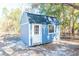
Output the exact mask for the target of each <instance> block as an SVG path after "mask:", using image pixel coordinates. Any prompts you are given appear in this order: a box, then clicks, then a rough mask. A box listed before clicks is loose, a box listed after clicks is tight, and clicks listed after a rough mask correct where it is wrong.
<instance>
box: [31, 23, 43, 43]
mask: <svg viewBox="0 0 79 59" xmlns="http://www.w3.org/2000/svg"><path fill="white" fill-rule="evenodd" d="M41 42H42V25H41V24H33V25H32V45H37V44H40V43H41Z"/></svg>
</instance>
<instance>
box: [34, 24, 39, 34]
mask: <svg viewBox="0 0 79 59" xmlns="http://www.w3.org/2000/svg"><path fill="white" fill-rule="evenodd" d="M36 26H38V31H36V29H35V28H36ZM36 32H37V33H36ZM34 34H35V35H38V34H39V25H34Z"/></svg>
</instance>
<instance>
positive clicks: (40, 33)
mask: <svg viewBox="0 0 79 59" xmlns="http://www.w3.org/2000/svg"><path fill="white" fill-rule="evenodd" d="M35 25H38V26H39V27H40V28H39V34H38V35H39V37H38V39H39V42H40V44H41V43H42V32H41V31H42V24H32V32H34V28H33V27H34V26H35ZM40 29H41V30H40ZM35 35H37V34H35ZM35 35H34V33H32V44H33V40H34V38H33V37H34V36H35ZM36 43H37V42H36Z"/></svg>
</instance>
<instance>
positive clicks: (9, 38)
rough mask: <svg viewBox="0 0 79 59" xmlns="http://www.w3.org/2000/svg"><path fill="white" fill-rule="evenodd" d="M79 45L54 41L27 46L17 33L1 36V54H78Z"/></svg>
mask: <svg viewBox="0 0 79 59" xmlns="http://www.w3.org/2000/svg"><path fill="white" fill-rule="evenodd" d="M78 55H79V45H73V44H66V43H63V42H62V43H61V42H52V43H49V44H44V45H39V46H34V47H27V46H26V45H25V44H24V43H23V42H22V41H21V39H20V38H19V36H17V35H10V34H6V35H2V36H0V56H78Z"/></svg>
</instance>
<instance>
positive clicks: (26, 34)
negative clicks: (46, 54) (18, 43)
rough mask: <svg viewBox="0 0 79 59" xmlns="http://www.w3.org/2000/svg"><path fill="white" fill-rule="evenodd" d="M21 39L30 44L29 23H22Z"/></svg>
mask: <svg viewBox="0 0 79 59" xmlns="http://www.w3.org/2000/svg"><path fill="white" fill-rule="evenodd" d="M21 40H22V41H23V42H24V43H25V44H26V45H27V46H28V45H29V25H28V24H25V25H21Z"/></svg>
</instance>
